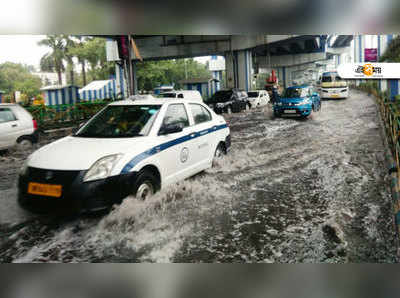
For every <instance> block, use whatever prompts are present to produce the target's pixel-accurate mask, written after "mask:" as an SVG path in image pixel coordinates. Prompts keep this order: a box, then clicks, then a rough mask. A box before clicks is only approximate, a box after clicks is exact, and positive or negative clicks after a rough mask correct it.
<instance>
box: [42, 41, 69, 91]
mask: <svg viewBox="0 0 400 298" xmlns="http://www.w3.org/2000/svg"><path fill="white" fill-rule="evenodd" d="M38 44H39V45H40V46H46V47H49V48H50V49H51V52H49V53H47V54H46V55H45V56H43V57H42V59H41V61H40V68H41V70H42V71H54V72H57V74H58V83H59V84H60V85H61V84H62V76H61V74H62V72H63V71H64V70H65V66H64V59H65V58H66V56H65V40H64V37H63V36H62V35H47V37H46V38H44V39H42V40H41V41H39V42H38ZM42 63H43V64H42Z"/></svg>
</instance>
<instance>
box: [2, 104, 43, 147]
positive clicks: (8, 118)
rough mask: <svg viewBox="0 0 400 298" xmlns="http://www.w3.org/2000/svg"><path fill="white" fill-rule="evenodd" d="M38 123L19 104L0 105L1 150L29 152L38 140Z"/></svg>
mask: <svg viewBox="0 0 400 298" xmlns="http://www.w3.org/2000/svg"><path fill="white" fill-rule="evenodd" d="M37 128H38V127H37V122H36V121H35V120H34V119H33V118H32V116H31V114H30V113H29V112H28V111H26V110H25V109H24V108H23V107H21V106H20V105H18V104H7V103H6V104H0V150H5V149H9V148H12V147H14V146H17V147H18V148H19V149H21V150H27V149H29V148H31V147H32V144H33V143H36V142H37V140H38V130H37Z"/></svg>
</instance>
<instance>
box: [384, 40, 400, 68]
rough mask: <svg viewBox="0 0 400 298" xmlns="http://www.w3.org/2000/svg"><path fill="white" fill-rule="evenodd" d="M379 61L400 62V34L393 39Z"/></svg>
mask: <svg viewBox="0 0 400 298" xmlns="http://www.w3.org/2000/svg"><path fill="white" fill-rule="evenodd" d="M379 61H380V62H400V36H398V37H396V38H394V39H392V41H391V42H390V44H389V45H388V47H387V49H386V51H385V52H384V53H383V55H382V56H381V58H380V59H379Z"/></svg>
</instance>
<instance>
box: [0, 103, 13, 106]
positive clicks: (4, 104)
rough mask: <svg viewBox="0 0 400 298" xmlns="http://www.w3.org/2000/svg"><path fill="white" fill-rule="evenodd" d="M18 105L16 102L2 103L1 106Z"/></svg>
mask: <svg viewBox="0 0 400 298" xmlns="http://www.w3.org/2000/svg"><path fill="white" fill-rule="evenodd" d="M16 105H17V104H16V103H0V107H13V106H16Z"/></svg>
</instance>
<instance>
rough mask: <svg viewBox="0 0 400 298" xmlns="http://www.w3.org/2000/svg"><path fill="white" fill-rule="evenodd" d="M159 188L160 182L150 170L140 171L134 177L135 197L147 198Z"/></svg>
mask: <svg viewBox="0 0 400 298" xmlns="http://www.w3.org/2000/svg"><path fill="white" fill-rule="evenodd" d="M159 188H160V183H159V181H158V179H157V177H155V175H154V174H153V173H152V172H151V171H147V170H144V171H141V172H139V174H138V177H137V179H136V183H135V187H134V190H133V195H134V196H135V198H136V199H139V200H142V201H144V200H147V199H148V198H150V197H151V196H153V195H154V194H155V193H156V192H157V191H158V190H159Z"/></svg>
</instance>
